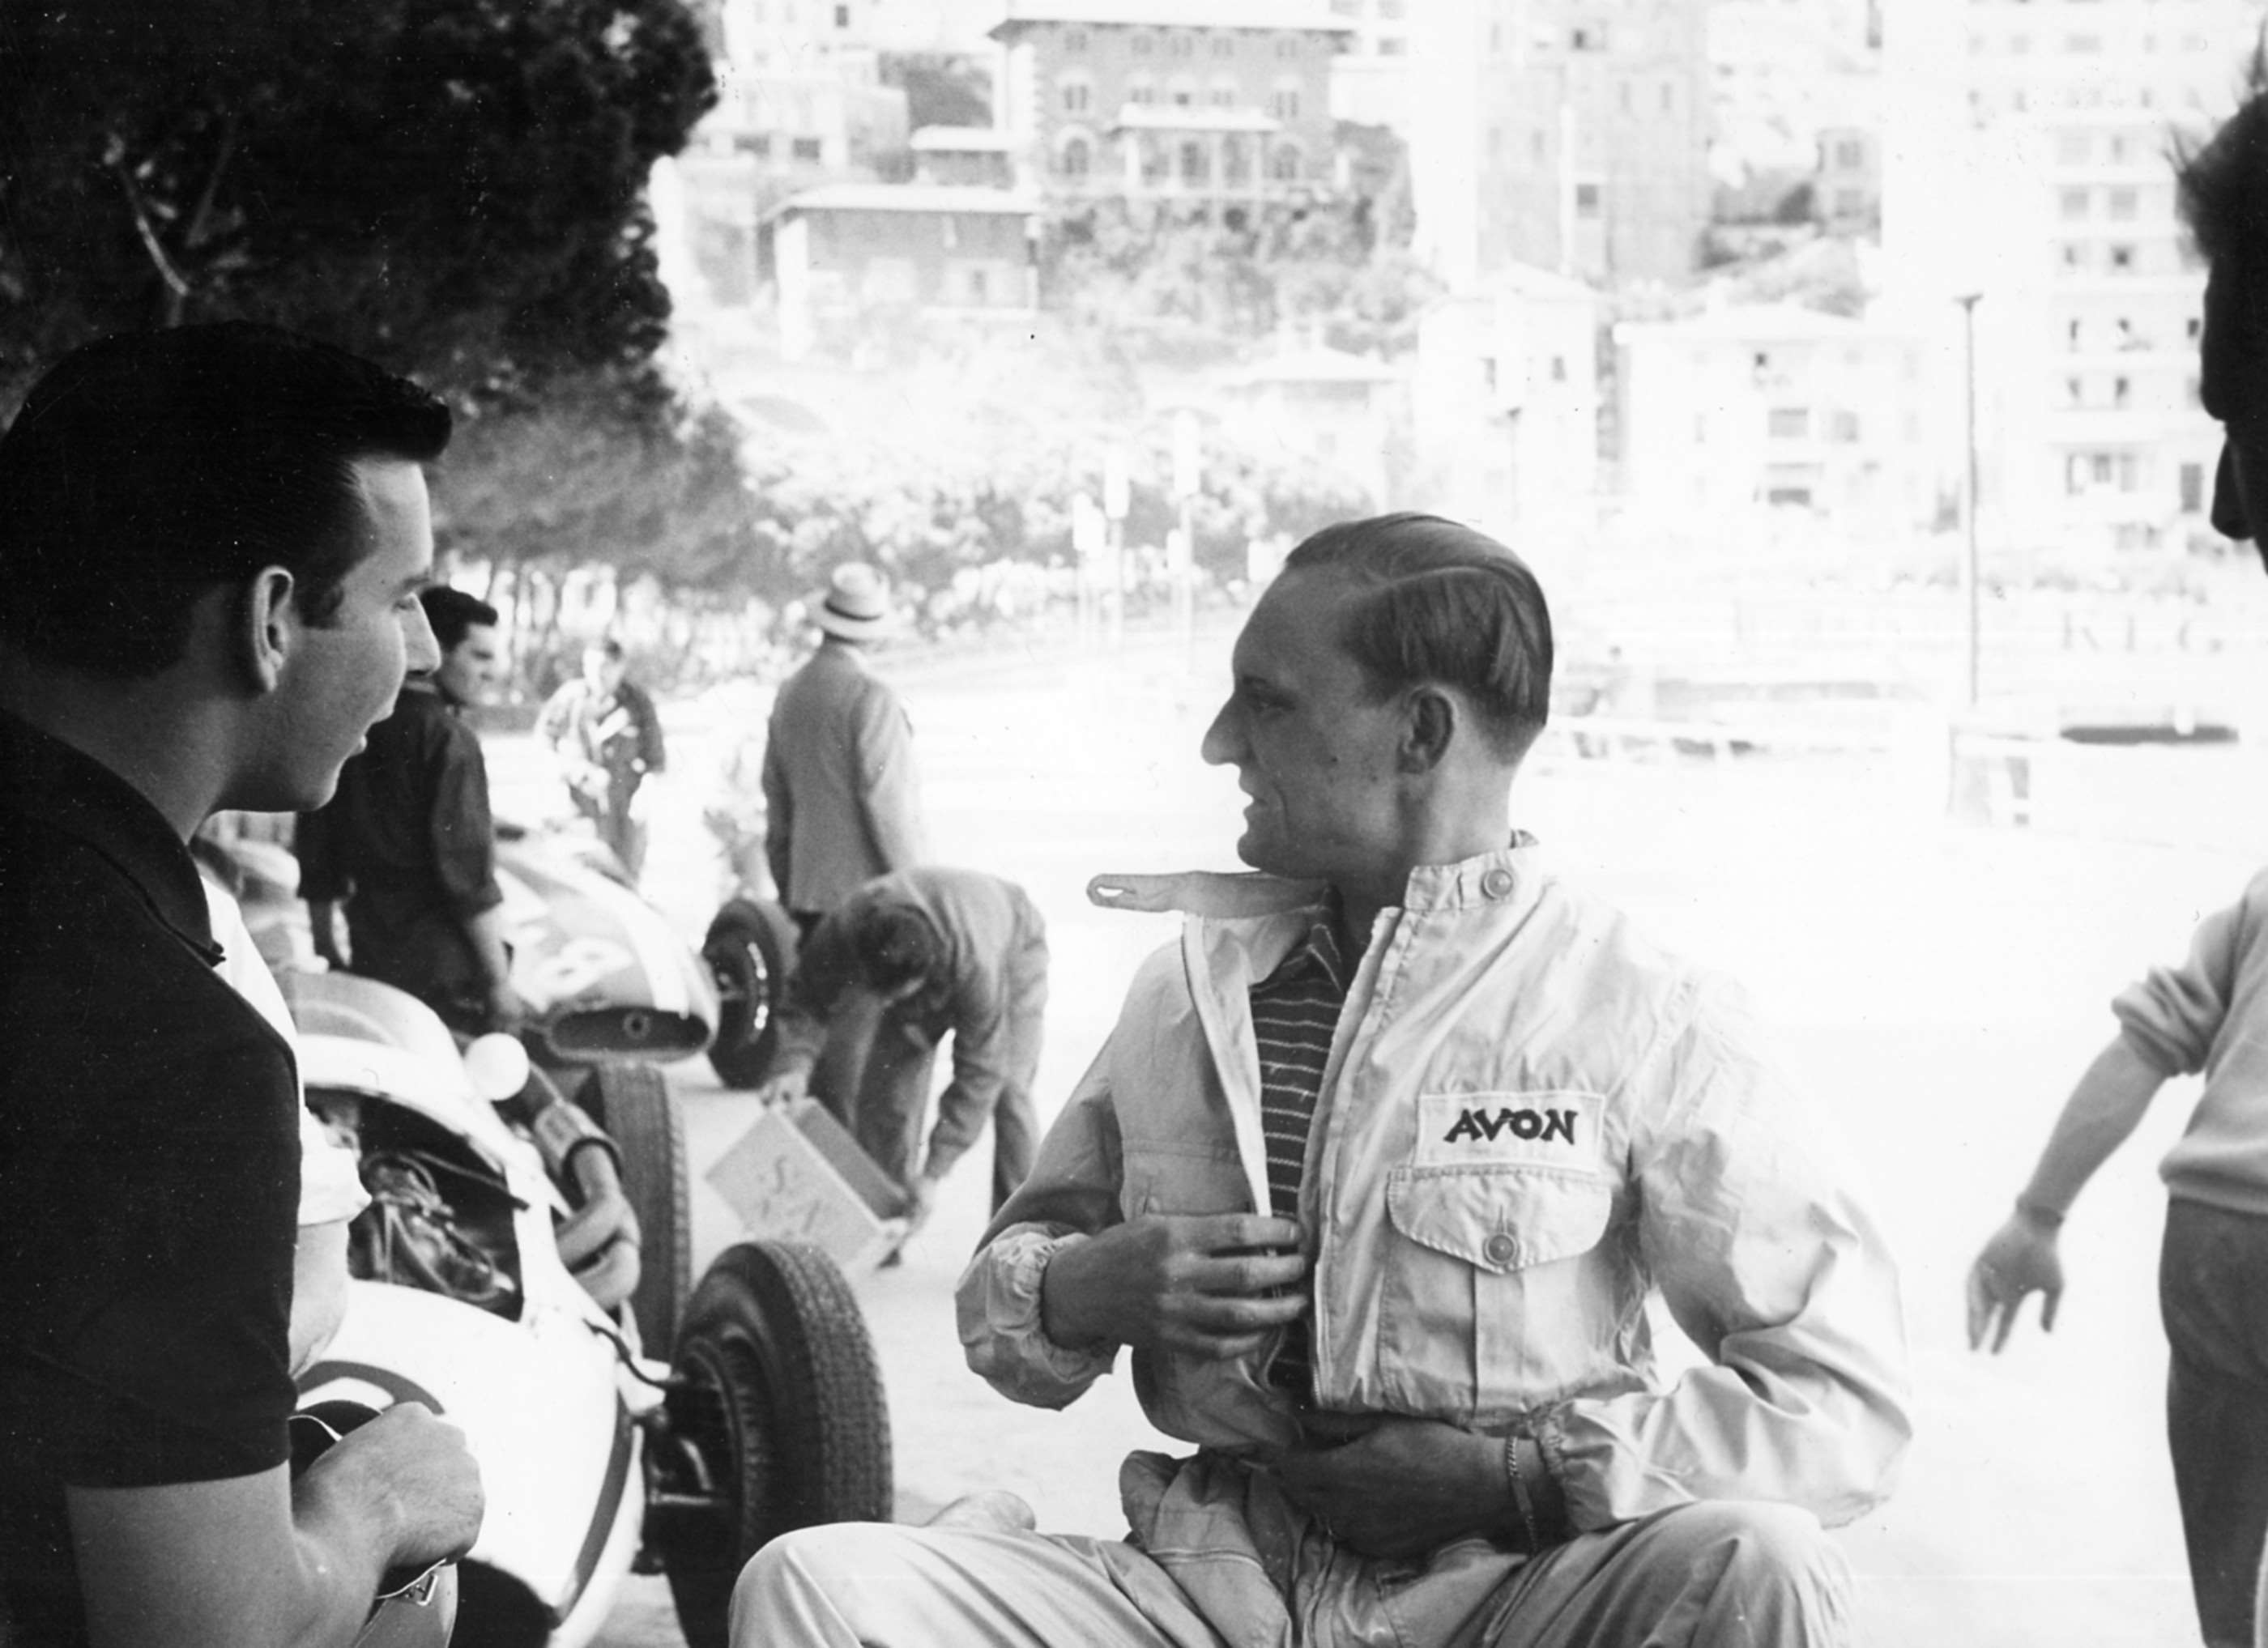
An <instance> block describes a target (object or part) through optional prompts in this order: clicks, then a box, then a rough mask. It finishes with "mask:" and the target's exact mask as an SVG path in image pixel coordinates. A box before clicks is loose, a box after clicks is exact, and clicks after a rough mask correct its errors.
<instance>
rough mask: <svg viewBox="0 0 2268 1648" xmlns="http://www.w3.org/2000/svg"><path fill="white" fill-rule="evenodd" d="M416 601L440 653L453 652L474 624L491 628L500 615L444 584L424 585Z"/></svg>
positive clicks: (470, 596) (487, 606) (474, 598)
mask: <svg viewBox="0 0 2268 1648" xmlns="http://www.w3.org/2000/svg"><path fill="white" fill-rule="evenodd" d="M417 602H418V605H420V606H422V607H424V608H425V622H427V623H428V624H430V625H431V626H432V629H433V639H434V640H435V642H437V643H438V644H439V646H440V648H441V651H444V652H453V651H456V649H457V647H458V646H459V645H460V644H461V643H462V642H463V641H464V638H465V636H467V635H468V634H469V633H471V631H472V629H474V627H475V625H478V626H480V627H482V628H484V629H495V628H496V627H497V620H498V618H499V616H500V614H498V613H497V609H496V608H495V607H491V606H490V605H489V604H488V602H486V601H484V600H482V599H481V598H480V597H479V596H477V595H468V594H467V593H466V592H464V591H463V590H460V589H451V588H450V587H449V586H448V585H446V584H429V585H426V586H425V587H424V588H423V589H422V590H419V591H418V592H417Z"/></svg>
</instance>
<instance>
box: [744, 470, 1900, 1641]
mask: <svg viewBox="0 0 2268 1648" xmlns="http://www.w3.org/2000/svg"><path fill="white" fill-rule="evenodd" d="M1232 671H1233V679H1232V681H1231V684H1230V687H1229V691H1228V695H1227V699H1226V703H1224V704H1223V705H1222V707H1221V710H1220V712H1219V715H1218V716H1217V717H1215V718H1214V720H1213V723H1212V725H1211V728H1210V729H1209V730H1208V731H1207V732H1206V733H1205V735H1204V741H1203V744H1202V746H1201V753H1202V754H1203V756H1204V759H1205V760H1206V761H1210V762H1211V763H1213V764H1215V765H1219V766H1230V767H1233V768H1234V769H1236V775H1237V779H1238V783H1239V784H1240V785H1241V788H1242V789H1243V791H1244V792H1245V794H1246V795H1247V796H1248V798H1249V803H1248V806H1246V808H1245V811H1244V829H1243V834H1242V835H1241V838H1240V839H1239V841H1238V842H1237V844H1236V850H1237V855H1238V857H1241V859H1242V860H1243V861H1244V862H1245V863H1246V864H1249V865H1250V866H1252V868H1253V869H1254V870H1256V871H1258V872H1262V873H1260V874H1258V875H1219V874H1208V873H1204V872H1192V873H1188V874H1182V875H1170V876H1145V877H1105V878H1102V879H1101V880H1099V881H1098V882H1097V883H1095V884H1094V894H1095V895H1096V896H1097V897H1098V900H1099V901H1103V902H1107V903H1110V904H1114V905H1120V906H1124V907H1128V908H1133V909H1147V910H1166V909H1178V910H1181V911H1182V912H1183V913H1184V916H1185V917H1186V919H1185V922H1184V924H1183V926H1182V934H1181V937H1180V939H1179V941H1178V942H1176V943H1173V944H1169V945H1167V946H1166V947H1165V948H1164V949H1162V950H1160V951H1159V952H1158V953H1155V954H1153V955H1152V957H1151V958H1150V960H1148V961H1147V962H1145V964H1144V965H1143V967H1142V968H1141V970H1140V971H1139V973H1138V975H1136V977H1135V980H1134V982H1133V984H1132V987H1131V988H1130V990H1129V992H1128V994H1127V998H1126V1003H1125V1006H1124V1008H1123V1011H1122V1012H1121V1014H1120V1017H1119V1019H1118V1024H1117V1026H1116V1029H1115V1030H1114V1031H1113V1032H1112V1033H1111V1035H1110V1039H1109V1041H1108V1043H1107V1044H1106V1045H1105V1046H1104V1048H1103V1049H1102V1051H1101V1054H1100V1056H1098V1057H1097V1058H1096V1059H1095V1061H1094V1065H1093V1066H1092V1067H1091V1068H1090V1069H1089V1070H1088V1071H1087V1074H1086V1077H1085V1078H1082V1079H1081V1081H1080V1082H1079V1085H1078V1086H1077V1087H1076V1088H1075V1089H1074V1090H1073V1091H1072V1093H1071V1095H1070V1097H1069V1098H1068V1099H1067V1100H1065V1102H1064V1107H1063V1110H1062V1114H1061V1115H1059V1116H1058V1117H1057V1121H1056V1122H1055V1125H1054V1126H1053V1128H1052V1129H1050V1130H1049V1133H1048V1136H1047V1137H1046V1138H1045V1139H1044V1140H1043V1141H1042V1144H1041V1146H1040V1154H1039V1159H1038V1161H1037V1162H1036V1163H1035V1165H1034V1166H1033V1170H1032V1173H1031V1176H1030V1177H1029V1178H1028V1179H1027V1180H1026V1181H1025V1182H1024V1184H1023V1187H1022V1188H1020V1189H1019V1190H1018V1191H1017V1192H1016V1194H1015V1195H1014V1196H1012V1197H1010V1198H1009V1201H1008V1205H1007V1206H1006V1207H1005V1208H1003V1209H1002V1210H1000V1213H999V1215H998V1217H997V1218H995V1219H994V1220H993V1222H992V1225H991V1227H990V1230H988V1231H987V1232H986V1233H985V1236H984V1239H983V1244H982V1245H981V1246H980V1247H979V1249H978V1251H977V1253H976V1256H975V1258H974V1259H972V1260H971V1262H970V1263H969V1265H968V1269H967V1271H966V1272H965V1273H964V1275H963V1276H962V1277H961V1284H960V1289H959V1294H958V1306H959V1319H960V1331H961V1343H962V1346H963V1348H964V1350H966V1352H967V1354H968V1362H969V1365H970V1366H971V1367H972V1368H973V1369H974V1370H975V1371H976V1372H979V1373H981V1374H983V1376H984V1377H985V1378H986V1379H989V1380H990V1382H991V1383H992V1385H993V1386H994V1387H995V1388H996V1389H998V1390H999V1391H1000V1392H1001V1393H1002V1394H1005V1395H1007V1396H1009V1397H1011V1398H1013V1400H1015V1401H1018V1402H1027V1403H1029V1404H1032V1405H1034V1406H1036V1407H1042V1408H1062V1407H1064V1406H1065V1405H1067V1404H1068V1403H1070V1402H1074V1401H1076V1400H1077V1399H1078V1398H1079V1396H1081V1395H1082V1394H1085V1393H1086V1391H1087V1389H1088V1388H1089V1387H1091V1386H1093V1385H1094V1382H1095V1380H1097V1379H1100V1378H1101V1377H1102V1376H1103V1375H1104V1374H1106V1373H1108V1372H1110V1371H1111V1370H1112V1369H1113V1368H1114V1367H1115V1366H1116V1363H1117V1360H1118V1354H1119V1351H1120V1350H1121V1348H1122V1347H1126V1348H1130V1350H1131V1351H1132V1355H1133V1379H1134V1390H1135V1393H1136V1394H1137V1395H1138V1397H1139V1399H1140V1401H1141V1403H1142V1408H1143V1411H1144V1413H1145V1416H1147V1417H1148V1419H1149V1420H1150V1422H1151V1423H1152V1424H1153V1425H1155V1426H1156V1427H1157V1428H1158V1429H1159V1430H1160V1431H1163V1432H1165V1433H1166V1434H1167V1435H1168V1436H1172V1437H1175V1438H1179V1439H1180V1440H1181V1441H1182V1442H1183V1443H1186V1444H1194V1445H1195V1451H1194V1452H1193V1453H1184V1455H1183V1456H1182V1457H1179V1458H1173V1457H1168V1456H1167V1455H1166V1454H1164V1453H1150V1452H1143V1453H1135V1454H1133V1455H1131V1456H1130V1458H1129V1459H1127V1460H1126V1461H1125V1462H1124V1464H1123V1467H1122V1468H1121V1469H1120V1472H1119V1475H1118V1486H1119V1493H1120V1497H1121V1499H1122V1501H1123V1504H1124V1505H1125V1509H1126V1513H1127V1519H1128V1522H1129V1525H1130V1531H1129V1534H1128V1536H1127V1537H1126V1538H1125V1539H1124V1540H1121V1541H1112V1540H1105V1539H1099V1538H1089V1537H1082V1536H1078V1535H1068V1534H1040V1533H1037V1532H1035V1531H1032V1530H1031V1529H1030V1527H1029V1526H1028V1524H1025V1525H1023V1526H1018V1523H1019V1521H1020V1519H1019V1518H1017V1517H1016V1516H1015V1515H1014V1512H1013V1507H1010V1506H998V1507H995V1508H989V1509H985V1510H983V1512H982V1513H981V1515H980V1513H979V1512H976V1510H974V1509H972V1508H969V1507H960V1508H956V1507H954V1506H948V1507H947V1508H946V1512H944V1513H941V1520H940V1521H939V1522H936V1523H932V1524H931V1525H929V1526H925V1527H901V1526H891V1525H883V1524H873V1523H837V1524H834V1525H832V1526H828V1527H815V1528H804V1529H800V1530H798V1531H797V1532H794V1533H792V1534H784V1535H782V1536H781V1537H780V1538H778V1539H776V1540H774V1541H771V1542H770V1544H768V1545H766V1546H765V1547H764V1548H763V1549H762V1550H760V1551H758V1552H757V1553H756V1555H755V1558H754V1559H753V1560H752V1561H751V1563H749V1565H748V1566H747V1569H746V1570H745V1571H743V1572H742V1575H741V1578H740V1585H739V1587H738V1589H737V1590H736V1592H735V1593H734V1597H733V1640H734V1642H735V1643H736V1644H738V1645H739V1648H759V1644H761V1645H762V1648H794V1645H796V1644H827V1645H828V1648H851V1645H852V1644H859V1645H862V1648H917V1645H918V1648H958V1645H959V1644H968V1645H969V1648H975V1645H976V1644H985V1648H1011V1645H1016V1644H1027V1645H1028V1648H1056V1645H1057V1644H1070V1643H1077V1644H1080V1648H1105V1645H1108V1644H1126V1645H1127V1648H1134V1645H1137V1644H1139V1645H1141V1648H1159V1645H1161V1644H1162V1645H1166V1648H1222V1644H1238V1645H1239V1648H1243V1645H1245V1644H1252V1645H1254V1648H1260V1645H1265V1648H1292V1645H1294V1644H1296V1645H1297V1648H1373V1644H1396V1645H1397V1648H1398V1645H1402V1644H1407V1645H1408V1648H1421V1645H1422V1648H1609V1644H1611V1645H1612V1648H1634V1645H1637V1644H1645V1645H1646V1648H1682V1645H1683V1644H1694V1645H1696V1648H1736V1645H1737V1648H1764V1645H1769V1644H1785V1645H1790V1648H1792V1645H1793V1644H1845V1643H1850V1642H1852V1641H1853V1640H1855V1637H1856V1634H1857V1626H1856V1622H1855V1621H1854V1620H1853V1618H1852V1612H1853V1600H1852V1585H1851V1579H1850V1574H1849V1570H1848V1568H1847V1567H1846V1566H1845V1563H1844V1562H1843V1559H1842V1556H1841V1555H1840V1553H1838V1552H1837V1550H1836V1549H1835V1548H1834V1546H1833V1545H1832V1544H1831V1543H1830V1541H1829V1540H1828V1538H1827V1536H1826V1534H1825V1533H1824V1532H1823V1524H1833V1523H1840V1522H1846V1521H1849V1520H1850V1519H1853V1518H1855V1517H1858V1516H1859V1515H1862V1514H1863V1513H1865V1512H1867V1511H1868V1510H1870V1509H1872V1508H1873V1507H1874V1505H1877V1504H1878V1503H1879V1502H1880V1501H1881V1499H1882V1498H1883V1497H1884V1496H1885V1495H1887V1494H1888V1492H1889V1488H1890V1483H1891V1480H1892V1477H1893V1475H1894V1474H1895V1472H1896V1466H1897V1462H1898V1460H1899V1459H1900V1457H1901V1455H1902V1454H1903V1453H1904V1449H1905V1446H1906V1442H1907V1438H1908V1437H1909V1435H1910V1420H1909V1413H1910V1397H1909V1394H1908V1383H1909V1376H1908V1372H1907V1366H1906V1356H1905V1338H1904V1326H1903V1323H1902V1321H1901V1320H1900V1311H1899V1303H1898V1288H1897V1280H1896V1269H1895V1267H1894V1265H1893V1263H1892V1262H1891V1259H1890V1256H1889V1253H1888V1252H1887V1250H1886V1248H1885V1246H1884V1243H1883V1240H1882V1237H1881V1232H1880V1231H1879V1230H1878V1229H1877V1227H1876V1226H1875V1225H1874V1221H1873V1219H1872V1218H1870V1217H1869V1216H1868V1214H1867V1211H1866V1210H1865V1208H1864V1207H1863V1206H1862V1205H1861V1203H1860V1202H1859V1198H1858V1197H1857V1196H1854V1195H1853V1194H1852V1190H1851V1188H1850V1187H1849V1185H1848V1183H1847V1179H1846V1174H1845V1171H1844V1170H1843V1169H1842V1167H1841V1166H1839V1164H1838V1157H1839V1154H1840V1152H1839V1151H1837V1148H1836V1147H1835V1145H1834V1144H1832V1142H1831V1140H1830V1136H1829V1129H1828V1128H1827V1126H1826V1125H1825V1123H1824V1121H1823V1117H1822V1115H1820V1112H1821V1111H1822V1109H1823V1105H1822V1104H1821V1103H1820V1102H1818V1101H1817V1100H1807V1099H1806V1098H1805V1097H1804V1096H1802V1095H1800V1094H1799V1093H1795V1092H1793V1090H1791V1088H1790V1087H1789V1085H1787V1084H1786V1082H1785V1081H1784V1080H1783V1079H1781V1078H1779V1077H1778V1075H1777V1074H1776V1073H1775V1072H1774V1070H1773V1069H1772V1068H1771V1064H1770V1063H1769V1062H1768V1061H1767V1060H1766V1059H1765V1058H1764V1056H1763V1055H1762V1054H1761V1052H1760V1051H1759V1048H1758V1039H1757V1037H1756V1034H1755V1032H1754V1031H1753V1030H1752V1029H1751V1028H1750V1027H1749V1024H1748V1022H1747V1019H1746V1015H1745V1014H1744V1013H1743V1012H1742V1011H1741V1009H1740V1008H1739V1006H1738V1005H1737V997H1736V996H1735V995H1734V992H1732V991H1731V990H1729V989H1728V988H1727V986H1725V985H1724V984H1723V983H1721V982H1719V981H1716V980H1714V979H1712V978H1711V977H1709V976H1708V975H1705V974H1704V973H1702V972H1701V971H1699V970H1698V969H1697V968H1695V967H1691V966H1690V965H1689V964H1687V963H1684V962H1682V961H1680V960H1676V959H1675V958H1674V957H1672V956H1669V955H1668V954H1665V953H1663V952H1661V951H1660V950H1658V949H1656V948H1655V947H1654V946H1653V945H1651V944H1649V943H1648V942H1647V941H1646V939H1645V938H1643V937H1642V936H1641V935H1639V934H1638V932H1637V931H1635V930H1634V928H1633V924H1632V923H1631V922H1630V921H1629V920H1628V919H1627V918H1626V917H1624V916H1622V915H1621V914H1620V913H1619V912H1617V911H1616V910H1615V909H1613V908H1611V907H1610V906H1609V905H1607V904H1605V903H1603V902H1602V901H1599V900H1597V899H1595V898H1593V897H1591V896H1589V895H1587V894H1585V893H1584V892H1582V891H1581V890H1580V888H1578V887H1575V886H1573V885H1572V884H1571V883H1570V882H1569V881H1568V880H1566V879H1564V878H1562V877H1561V876H1560V875H1558V874H1557V873H1556V872H1554V870H1553V869H1552V867H1551V865H1550V861H1549V860H1548V859H1547V857H1545V856H1544V852H1543V848H1542V847H1541V846H1540V845H1539V844H1538V843H1537V842H1535V840H1534V839H1533V838H1532V837H1530V836H1528V835H1527V834H1526V833H1525V832H1523V831H1520V830H1516V829H1515V828H1513V823H1512V809H1513V805H1514V798H1515V794H1516V790H1515V784H1514V777H1515V774H1516V773H1517V772H1518V770H1519V769H1520V766H1521V761H1522V760H1523V758H1524V757H1525V755H1526V754H1527V752H1528V747H1530V745H1531V744H1532V743H1533V742H1534V741H1535V737H1536V735H1537V734H1538V733H1539V732H1541V731H1542V730H1543V722H1544V717H1545V715H1546V713H1547V711H1548V707H1549V704H1550V679H1551V624H1550V613H1549V611H1548V609H1547V607H1546V605H1545V602H1544V599H1543V590H1542V589H1541V588H1540V587H1539V586H1538V585H1537V583H1536V581H1535V578H1534V576H1533V575H1532V574H1531V573H1530V572H1529V571H1528V568H1527V567H1526V566H1525V565H1524V564H1523V563H1521V561H1520V560H1519V559H1518V558H1517V557H1516V556H1514V555H1513V554H1512V553H1511V552H1510V551H1509V550H1508V549H1506V548H1505V547H1504V546H1503V545H1501V544H1499V543H1498V542H1496V541H1494V540H1492V539H1491V538H1488V537H1486V536H1484V535H1483V534H1482V533H1477V532H1475V531H1473V530H1472V529H1471V528H1469V527H1466V526H1460V525H1458V524H1456V523H1454V522H1452V521H1447V520H1444V519H1438V518H1435V517H1431V516H1423V515H1388V516H1382V517H1380V518H1378V519H1371V520H1359V521H1349V522H1344V523H1342V524H1340V525H1338V526H1329V527H1326V528H1324V529H1323V530H1322V532H1320V533H1316V534H1314V536H1313V537H1310V538H1309V539H1307V541H1305V542H1303V543H1302V544H1300V547H1299V548H1296V549H1294V550H1293V551H1292V554H1291V555H1290V556H1289V557H1288V558H1287V560H1286V561H1285V567H1284V570H1283V572H1282V573H1281V575H1280V576H1279V577H1278V578H1277V579H1276V580H1275V582H1274V583H1273V584H1272V585H1270V586H1269V588H1268V590H1267V592H1266V593H1265V594H1263V596H1262V597H1261V599H1260V600H1259V603H1258V604H1257V605H1256V607H1254V608H1253V611H1252V614H1251V617H1250V619H1249V620H1248V622H1247V623H1246V625H1245V627H1244V630H1243V633H1242V634H1241V636H1239V637H1238V639H1237V642H1236V646H1235V651H1234V655H1233V665H1232ZM1657 1293H1658V1294H1659V1296H1660V1298H1661V1300H1662V1302H1663V1303H1664V1304H1666V1305H1667V1306H1668V1312H1669V1314H1670V1316H1671V1317H1672V1319H1674V1320H1675V1321H1676V1323H1677V1325H1678V1327H1679V1328H1681V1329H1682V1330H1683V1333H1684V1334H1685V1335H1686V1336H1687V1337H1688V1338H1689V1339H1690V1341H1691V1342H1692V1343H1693V1344H1694V1346H1695V1347H1696V1348H1697V1350H1698V1351H1699V1352H1700V1358H1699V1359H1698V1360H1697V1363H1696V1365H1691V1366H1690V1367H1688V1368H1686V1369H1684V1370H1683V1371H1682V1372H1679V1373H1677V1374H1676V1375H1675V1377H1669V1378H1665V1377H1664V1376H1663V1375H1662V1374H1661V1372H1658V1371H1657V1367H1656V1364H1655V1361H1654V1357H1653V1348H1652V1345H1651V1343H1650V1339H1649V1334H1648V1326H1647V1324H1648V1308H1647V1307H1648V1302H1649V1299H1651V1298H1653V1296H1655V1295H1656V1294H1657Z"/></svg>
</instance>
